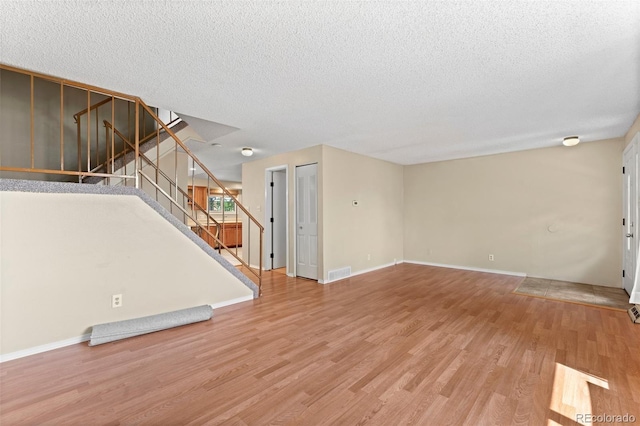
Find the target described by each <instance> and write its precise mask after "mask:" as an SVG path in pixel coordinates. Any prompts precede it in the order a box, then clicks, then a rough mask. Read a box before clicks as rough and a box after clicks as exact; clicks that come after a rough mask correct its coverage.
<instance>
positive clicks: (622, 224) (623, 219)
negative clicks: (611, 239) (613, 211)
mask: <svg viewBox="0 0 640 426" xmlns="http://www.w3.org/2000/svg"><path fill="white" fill-rule="evenodd" d="M624 223H625V222H624V217H623V218H622V226H624Z"/></svg>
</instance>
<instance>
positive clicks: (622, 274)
mask: <svg viewBox="0 0 640 426" xmlns="http://www.w3.org/2000/svg"><path fill="white" fill-rule="evenodd" d="M622 278H624V269H623V270H622Z"/></svg>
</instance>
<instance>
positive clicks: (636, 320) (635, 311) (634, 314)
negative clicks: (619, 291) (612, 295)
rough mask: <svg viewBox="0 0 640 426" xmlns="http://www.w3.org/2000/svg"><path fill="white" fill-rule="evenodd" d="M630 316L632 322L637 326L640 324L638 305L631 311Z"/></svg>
mask: <svg viewBox="0 0 640 426" xmlns="http://www.w3.org/2000/svg"><path fill="white" fill-rule="evenodd" d="M628 312H629V316H630V317H631V321H633V322H634V323H636V324H640V309H638V305H636V306H634V307H633V308H631V309H629V311H628Z"/></svg>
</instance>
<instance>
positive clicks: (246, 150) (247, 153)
mask: <svg viewBox="0 0 640 426" xmlns="http://www.w3.org/2000/svg"><path fill="white" fill-rule="evenodd" d="M242 155H244V156H245V157H251V156H252V155H253V149H252V148H242Z"/></svg>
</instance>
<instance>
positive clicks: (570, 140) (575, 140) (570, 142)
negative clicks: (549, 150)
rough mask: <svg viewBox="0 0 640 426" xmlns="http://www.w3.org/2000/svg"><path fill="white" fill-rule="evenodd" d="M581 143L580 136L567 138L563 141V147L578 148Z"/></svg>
mask: <svg viewBox="0 0 640 426" xmlns="http://www.w3.org/2000/svg"><path fill="white" fill-rule="evenodd" d="M578 143H580V138H579V137H578V136H567V137H566V138H564V139H563V140H562V145H564V146H576V145H578Z"/></svg>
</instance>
